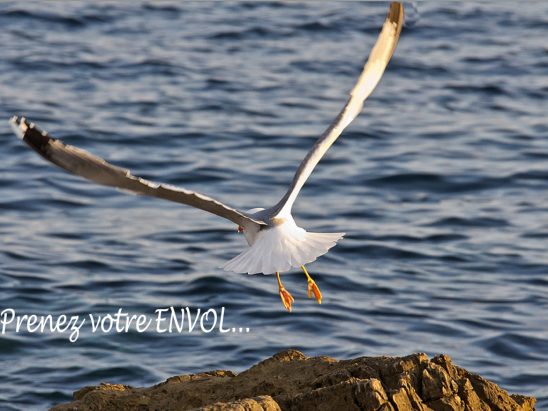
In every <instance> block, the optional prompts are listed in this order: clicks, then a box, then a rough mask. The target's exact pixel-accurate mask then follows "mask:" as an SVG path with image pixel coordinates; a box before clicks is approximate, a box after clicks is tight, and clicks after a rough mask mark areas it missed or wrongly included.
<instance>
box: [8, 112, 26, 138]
mask: <svg viewBox="0 0 548 411" xmlns="http://www.w3.org/2000/svg"><path fill="white" fill-rule="evenodd" d="M9 123H10V126H11V128H12V130H13V132H14V133H15V135H16V136H17V137H19V138H20V139H23V137H24V136H25V132H26V131H27V128H28V124H27V120H26V118H25V117H19V116H13V117H12V118H10V120H9Z"/></svg>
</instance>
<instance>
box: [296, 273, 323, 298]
mask: <svg viewBox="0 0 548 411" xmlns="http://www.w3.org/2000/svg"><path fill="white" fill-rule="evenodd" d="M301 268H302V270H303V271H304V275H306V279H307V280H308V289H307V291H308V298H312V294H314V297H315V298H316V301H317V302H318V304H321V303H322V292H321V291H320V289H319V288H318V286H317V285H316V281H314V280H313V279H312V277H310V274H308V271H306V268H305V267H304V265H301Z"/></svg>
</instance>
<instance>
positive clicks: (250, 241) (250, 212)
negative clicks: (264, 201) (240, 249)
mask: <svg viewBox="0 0 548 411" xmlns="http://www.w3.org/2000/svg"><path fill="white" fill-rule="evenodd" d="M260 211H264V208H261V207H257V208H252V209H250V210H247V211H246V212H245V213H246V214H248V215H250V216H253V215H254V214H257V213H258V212H260ZM258 231H259V230H258V229H257V230H254V231H253V232H249V230H246V229H245V228H244V227H242V226H241V225H239V226H238V233H243V234H244V235H245V239H246V240H247V243H248V244H249V245H251V244H253V243H254V242H255V237H256V235H257V232H258Z"/></svg>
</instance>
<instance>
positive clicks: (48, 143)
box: [10, 116, 264, 227]
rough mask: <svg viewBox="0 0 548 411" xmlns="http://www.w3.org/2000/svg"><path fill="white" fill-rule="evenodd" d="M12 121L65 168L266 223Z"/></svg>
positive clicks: (246, 222)
mask: <svg viewBox="0 0 548 411" xmlns="http://www.w3.org/2000/svg"><path fill="white" fill-rule="evenodd" d="M10 123H11V125H12V127H13V129H14V131H15V133H16V134H17V135H18V137H20V138H21V139H22V140H23V141H24V142H25V143H27V144H28V145H29V146H30V147H31V148H33V149H34V150H35V151H36V152H37V153H38V154H40V155H41V156H42V157H44V158H45V159H46V160H48V161H50V162H52V163H53V164H55V165H57V166H59V167H61V168H62V169H64V170H66V171H68V172H70V173H72V174H76V175H78V176H81V177H84V178H87V179H89V180H92V181H94V182H96V183H99V184H102V185H105V186H111V187H116V188H120V189H124V190H129V191H132V192H134V193H136V194H143V195H148V196H152V197H159V198H163V199H164V200H169V201H174V202H176V203H182V204H186V205H189V206H192V207H196V208H199V209H202V210H205V211H209V212H210V213H213V214H216V215H218V216H220V217H224V218H226V219H228V220H230V221H232V222H234V223H236V224H238V225H240V226H242V227H249V226H250V225H255V226H256V225H257V224H258V225H264V223H263V222H261V221H256V220H253V219H252V218H250V217H248V216H246V215H245V214H243V213H241V212H240V211H237V210H235V209H233V208H231V207H228V206H226V205H224V204H223V203H221V202H219V201H216V200H214V199H212V198H210V197H207V196H205V195H202V194H199V193H195V192H193V191H190V190H186V189H184V188H178V187H174V186H171V185H168V184H157V183H153V182H151V181H148V180H145V179H143V178H140V177H136V176H134V175H132V174H131V172H130V171H129V170H127V169H125V168H121V167H117V166H114V165H112V164H109V163H107V162H106V161H105V160H103V159H102V158H100V157H97V156H95V155H93V154H91V153H89V152H87V151H85V150H82V149H80V148H78V147H74V146H71V145H67V144H64V143H63V142H62V141H61V140H58V139H56V138H53V137H50V136H49V135H48V134H47V133H46V132H43V131H41V130H39V129H38V128H37V127H36V126H35V125H34V124H32V123H29V122H28V121H27V120H26V119H25V118H24V117H17V116H14V117H13V118H12V119H11V120H10Z"/></svg>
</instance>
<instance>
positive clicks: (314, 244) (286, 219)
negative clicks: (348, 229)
mask: <svg viewBox="0 0 548 411" xmlns="http://www.w3.org/2000/svg"><path fill="white" fill-rule="evenodd" d="M248 213H249V214H250V215H251V216H252V217H254V218H257V219H262V220H263V221H264V220H265V218H264V214H266V213H268V210H264V211H263V209H253V210H249V211H248ZM243 232H244V235H245V238H246V240H247V243H248V244H249V248H248V249H247V250H245V251H244V252H242V253H241V254H239V255H237V256H236V257H234V258H233V259H232V260H230V261H228V262H227V263H226V264H224V265H223V269H225V270H226V271H234V272H237V273H248V274H258V273H263V274H274V273H275V272H284V271H289V270H290V269H291V268H298V267H300V266H302V265H305V264H308V263H311V262H312V261H315V260H316V258H318V257H319V256H321V255H323V254H325V253H327V251H329V249H330V248H331V247H333V246H335V244H337V241H338V240H340V239H341V238H342V237H343V236H344V233H310V232H307V231H306V230H305V229H303V228H301V227H299V226H298V225H297V224H296V223H295V220H294V219H293V217H292V216H291V214H289V213H288V214H286V215H280V214H278V215H277V216H276V217H274V218H272V219H271V224H270V225H269V226H268V227H265V228H262V229H259V228H256V229H255V230H254V229H251V230H247V229H244V231H243Z"/></svg>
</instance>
